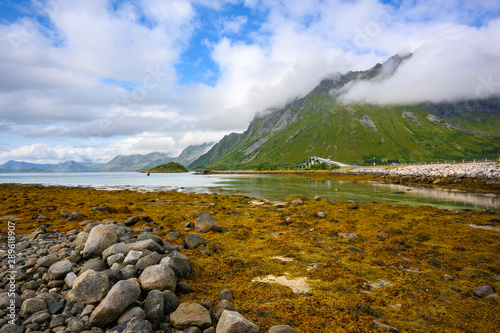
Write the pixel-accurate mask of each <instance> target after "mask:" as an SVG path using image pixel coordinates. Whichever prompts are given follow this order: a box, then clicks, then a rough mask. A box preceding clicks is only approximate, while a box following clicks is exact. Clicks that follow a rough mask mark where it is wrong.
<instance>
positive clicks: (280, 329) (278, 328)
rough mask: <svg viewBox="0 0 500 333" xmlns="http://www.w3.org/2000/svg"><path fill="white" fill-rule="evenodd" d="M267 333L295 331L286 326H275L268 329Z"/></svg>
mask: <svg viewBox="0 0 500 333" xmlns="http://www.w3.org/2000/svg"><path fill="white" fill-rule="evenodd" d="M268 333H295V330H294V329H293V328H291V327H290V326H288V325H275V326H273V327H271V328H270V329H269V331H268Z"/></svg>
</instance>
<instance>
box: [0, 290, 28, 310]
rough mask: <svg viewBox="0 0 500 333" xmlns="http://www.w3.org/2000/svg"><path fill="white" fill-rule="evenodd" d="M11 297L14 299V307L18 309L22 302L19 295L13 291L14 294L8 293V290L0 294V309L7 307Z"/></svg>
mask: <svg viewBox="0 0 500 333" xmlns="http://www.w3.org/2000/svg"><path fill="white" fill-rule="evenodd" d="M10 296H13V297H10ZM11 299H12V300H14V306H15V307H16V309H19V308H20V307H21V305H22V304H23V300H22V298H21V296H19V295H18V294H17V293H14V295H9V292H7V291H6V292H3V293H2V294H0V309H2V310H5V309H7V307H8V306H10V304H11Z"/></svg>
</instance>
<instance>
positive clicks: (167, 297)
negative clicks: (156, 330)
mask: <svg viewBox="0 0 500 333" xmlns="http://www.w3.org/2000/svg"><path fill="white" fill-rule="evenodd" d="M163 304H164V310H165V316H167V315H169V314H171V313H172V312H174V311H175V310H176V309H177V307H179V298H177V295H176V294H175V293H174V292H172V291H170V290H164V291H163Z"/></svg>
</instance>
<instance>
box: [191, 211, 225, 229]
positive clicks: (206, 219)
mask: <svg viewBox="0 0 500 333" xmlns="http://www.w3.org/2000/svg"><path fill="white" fill-rule="evenodd" d="M194 229H195V230H196V231H199V232H209V231H216V232H221V231H222V227H221V226H220V224H219V223H217V221H216V220H215V219H214V218H213V217H211V216H210V215H208V214H206V213H205V214H201V215H200V216H198V218H197V219H196V221H195V222H194Z"/></svg>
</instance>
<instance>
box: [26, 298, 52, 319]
mask: <svg viewBox="0 0 500 333" xmlns="http://www.w3.org/2000/svg"><path fill="white" fill-rule="evenodd" d="M46 309H47V304H46V303H45V301H44V300H43V299H39V298H29V299H27V300H25V301H24V302H23V304H22V305H21V311H20V313H21V316H23V317H26V316H27V315H30V314H33V313H35V312H38V311H43V310H46Z"/></svg>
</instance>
